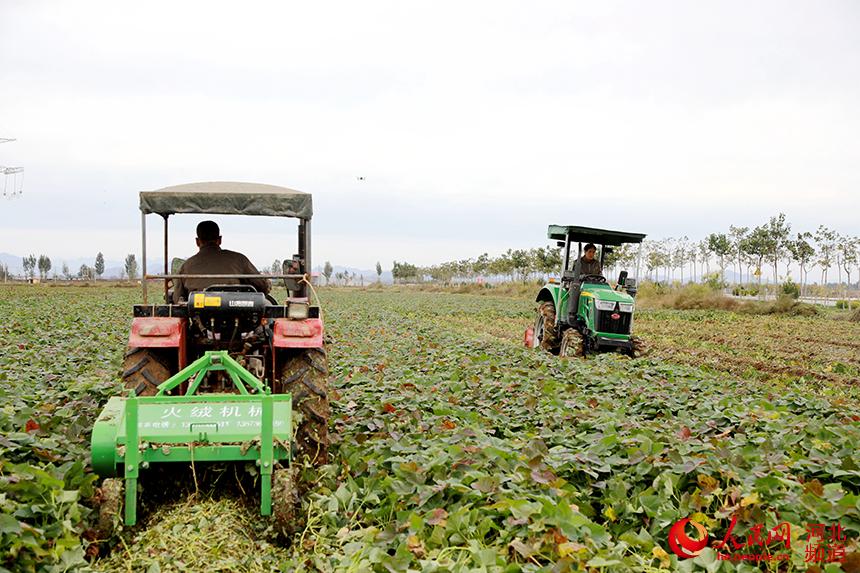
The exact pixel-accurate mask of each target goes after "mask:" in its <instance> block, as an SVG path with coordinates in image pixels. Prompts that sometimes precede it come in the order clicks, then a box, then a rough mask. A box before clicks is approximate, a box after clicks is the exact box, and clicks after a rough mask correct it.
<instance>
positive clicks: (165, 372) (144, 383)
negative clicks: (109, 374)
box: [122, 348, 171, 396]
mask: <svg viewBox="0 0 860 573" xmlns="http://www.w3.org/2000/svg"><path fill="white" fill-rule="evenodd" d="M157 352H158V351H157V350H155V349H152V348H129V349H128V352H126V353H125V358H124V360H123V363H122V383H123V385H124V386H125V389H126V391H127V392H128V391H130V390H134V393H135V395H136V396H154V395H155V394H156V393H157V392H158V385H159V384H161V383H162V382H164V381H165V380H167V379H168V378H170V374H171V373H170V368H168V366H167V365H166V364H165V363H164V362H163V361H162V359H161V357H160V356H159V355H158V354H157Z"/></svg>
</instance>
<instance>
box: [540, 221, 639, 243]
mask: <svg viewBox="0 0 860 573" xmlns="http://www.w3.org/2000/svg"><path fill="white" fill-rule="evenodd" d="M547 237H548V238H550V239H554V240H556V241H564V240H566V238H567V237H570V241H571V242H580V243H584V242H589V243H595V244H598V245H615V246H617V245H623V244H624V243H641V242H642V239H644V238H645V235H644V234H643V233H627V232H625V231H608V230H606V229H594V228H592V227H572V226H569V225H550V226H549V229H548V230H547Z"/></svg>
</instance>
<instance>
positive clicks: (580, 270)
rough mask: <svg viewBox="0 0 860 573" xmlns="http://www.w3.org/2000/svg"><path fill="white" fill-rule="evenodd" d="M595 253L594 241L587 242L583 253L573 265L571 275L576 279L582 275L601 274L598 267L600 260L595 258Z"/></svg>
mask: <svg viewBox="0 0 860 573" xmlns="http://www.w3.org/2000/svg"><path fill="white" fill-rule="evenodd" d="M596 254H597V247H595V246H594V243H588V244H587V245H585V253H584V254H583V255H582V257H581V258H580V259H579V260H578V261H576V264H575V265H574V267H573V271H574V273H573V276H574V277H576V280H579V278H580V277H581V276H582V275H599V276H603V269H602V268H600V261H598V260H597V259H596V258H595V255H596Z"/></svg>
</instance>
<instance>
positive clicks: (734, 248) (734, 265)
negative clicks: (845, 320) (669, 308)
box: [643, 213, 860, 291]
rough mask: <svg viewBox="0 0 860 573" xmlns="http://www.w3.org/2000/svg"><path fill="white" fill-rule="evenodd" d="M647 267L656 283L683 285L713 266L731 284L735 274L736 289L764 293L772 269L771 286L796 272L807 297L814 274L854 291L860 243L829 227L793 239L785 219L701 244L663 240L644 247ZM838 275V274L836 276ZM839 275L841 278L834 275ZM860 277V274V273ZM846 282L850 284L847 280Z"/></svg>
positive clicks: (824, 281) (713, 236)
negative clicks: (740, 286) (729, 272)
mask: <svg viewBox="0 0 860 573" xmlns="http://www.w3.org/2000/svg"><path fill="white" fill-rule="evenodd" d="M643 251H644V255H643V259H644V266H645V269H646V271H647V274H648V276H649V277H651V278H652V280H655V281H656V280H665V281H669V282H671V281H673V280H676V279H678V280H681V282H684V273H685V271H688V272H689V273H690V274H689V277H690V279H691V280H696V279H697V278H698V279H701V277H703V276H704V275H706V274H709V273H710V272H711V263H712V262H714V263H715V270H716V271H717V272H719V276H720V278H721V280H722V281H723V282H724V283H725V282H727V281H726V271H727V269H729V268H731V270H732V277H731V281H728V282H730V283H732V284H736V285H738V284H750V283H752V282H757V283H758V285H759V287H760V286H761V283H762V280H763V278H764V276H765V269H766V268H767V267H770V271H771V272H770V279H769V282H772V283H773V284H778V283H780V282H785V281H790V280H791V279H792V276H793V275H794V273H793V268H794V269H796V270H797V273H796V276H797V277H798V278H799V280H800V287H801V291H803V290H804V287H805V286H806V285H807V284H808V283H809V272H810V271H812V270H813V269H815V268H817V269H818V270H819V271H820V274H819V275H818V276H819V277H820V281H819V284H821V285H827V284H829V282H830V281H831V280H832V279H833V278H836V284H837V285H844V286H846V287H850V286H851V285H853V284H854V282H853V281H852V276H854V277H855V278H857V277H856V276H855V275H854V272H855V271H857V270H858V266H860V238H858V237H854V236H851V235H843V234H841V233H839V232H837V231H835V230H833V229H830V228H828V227H826V226H824V225H821V226H819V227H818V229H817V230H815V231H800V232H796V233H792V231H791V224H790V223H788V221H786V219H785V215H784V214H782V213H780V214H779V215H776V216H774V217H771V218H770V220H769V221H768V222H767V223H765V224H763V225H760V226H758V227H754V228H752V229H750V228H749V227H735V226H730V227H729V231H728V232H727V233H711V234H710V235H708V236H707V237H705V238H704V239H702V240H700V241H690V240H689V239H688V238H687V237H681V238H680V239H663V240H661V241H648V242H646V243H645V244H644V245H643ZM834 271H835V273H834ZM834 274H835V275H836V276H835V277H834V276H833V275H834ZM858 274H860V273H858ZM843 278H844V280H843Z"/></svg>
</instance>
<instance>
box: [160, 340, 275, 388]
mask: <svg viewBox="0 0 860 573" xmlns="http://www.w3.org/2000/svg"><path fill="white" fill-rule="evenodd" d="M215 370H226V371H227V374H228V375H229V376H230V379H231V380H233V383H234V384H235V385H236V389H237V390H239V392H240V393H241V394H248V390H247V389H246V388H245V386H244V385H243V384H242V382H244V383H245V384H248V386H250V387H251V388H252V389H253V390H254V391H255V392H257V393H259V394H269V393H270V392H271V391H270V390H269V389H268V388H266V386H264V385H263V383H262V382H260V381H259V380H257V378H255V377H254V375H253V374H251V373H250V372H248V371H247V370H245V368H243V367H242V365H241V364H239V363H238V362H236V361H235V360H234V359H233V358H231V357H230V354H229V353H228V352H227V351H226V350H209V351H207V352H206V353H205V354H204V355H203V356H201V357H200V358H198V359H197V360H195V361H194V362H192V363H191V364H189V365H188V366H186V367H185V368H183V369H182V370H180V371H179V372H177V373H176V374H174V375H173V376H171V377H170V378H168V379H167V380H165V381H164V382H162V383H161V384H159V385H158V393H157V394H156V396H163V395H164V394H165V393H167V392H170V391H171V390H173V389H174V388H176V387H177V386H179V385H180V384H182V383H183V382H186V381H188V380H190V379H191V377H192V376H196V378H195V379H194V381H193V382H192V383H191V384H190V385H189V387H188V391H187V392H186V393H185V395H186V396H190V395H192V394H194V392H196V391H197V387H198V386H199V385H200V382H201V381H202V380H203V376H204V375H205V374H206V373H207V372H210V371H215Z"/></svg>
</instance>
